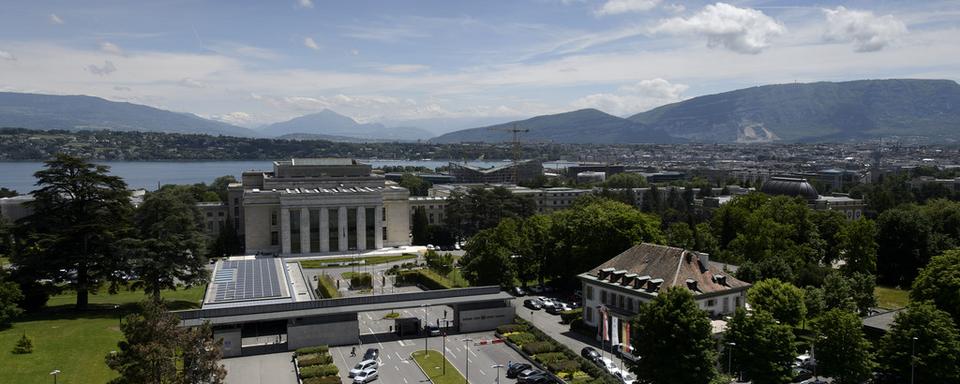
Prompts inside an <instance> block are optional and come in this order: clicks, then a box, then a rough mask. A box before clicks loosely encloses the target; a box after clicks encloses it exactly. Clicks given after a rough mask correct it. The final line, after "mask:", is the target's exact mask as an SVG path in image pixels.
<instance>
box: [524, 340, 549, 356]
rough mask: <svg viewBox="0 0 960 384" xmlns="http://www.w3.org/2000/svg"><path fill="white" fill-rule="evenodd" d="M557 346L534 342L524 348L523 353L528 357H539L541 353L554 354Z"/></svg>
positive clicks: (546, 342)
mask: <svg viewBox="0 0 960 384" xmlns="http://www.w3.org/2000/svg"><path fill="white" fill-rule="evenodd" d="M556 350H557V346H556V345H554V344H553V343H551V342H549V341H534V342H532V343H527V344H525V345H524V346H523V351H524V352H526V353H527V354H528V355H537V354H541V353H547V352H554V351H556Z"/></svg>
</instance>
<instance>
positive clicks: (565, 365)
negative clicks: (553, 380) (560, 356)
mask: <svg viewBox="0 0 960 384" xmlns="http://www.w3.org/2000/svg"><path fill="white" fill-rule="evenodd" d="M547 368H549V369H550V371H551V372H576V371H579V370H580V363H577V362H576V361H573V360H557V361H553V362H549V363H547Z"/></svg>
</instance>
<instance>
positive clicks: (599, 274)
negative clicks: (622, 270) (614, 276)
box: [597, 268, 617, 280]
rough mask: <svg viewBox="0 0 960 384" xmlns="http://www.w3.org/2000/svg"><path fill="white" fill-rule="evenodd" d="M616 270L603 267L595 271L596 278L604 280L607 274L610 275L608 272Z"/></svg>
mask: <svg viewBox="0 0 960 384" xmlns="http://www.w3.org/2000/svg"><path fill="white" fill-rule="evenodd" d="M616 270H617V269H616V268H604V269H601V270H599V271H597V280H606V279H607V276H610V274H611V273H613V271H616Z"/></svg>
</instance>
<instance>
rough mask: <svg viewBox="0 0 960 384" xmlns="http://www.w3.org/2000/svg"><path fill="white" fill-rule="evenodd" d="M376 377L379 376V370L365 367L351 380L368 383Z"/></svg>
mask: <svg viewBox="0 0 960 384" xmlns="http://www.w3.org/2000/svg"><path fill="white" fill-rule="evenodd" d="M378 377H379V372H377V369H376V368H367V369H364V370H363V371H361V372H360V373H358V374H357V375H356V376H354V377H353V382H354V384H363V383H369V382H371V381H374V380H376V379H377V378H378Z"/></svg>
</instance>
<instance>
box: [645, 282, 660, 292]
mask: <svg viewBox="0 0 960 384" xmlns="http://www.w3.org/2000/svg"><path fill="white" fill-rule="evenodd" d="M662 284H663V279H653V280H650V282H649V283H647V291H649V292H656V291H659V290H660V285H662Z"/></svg>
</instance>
